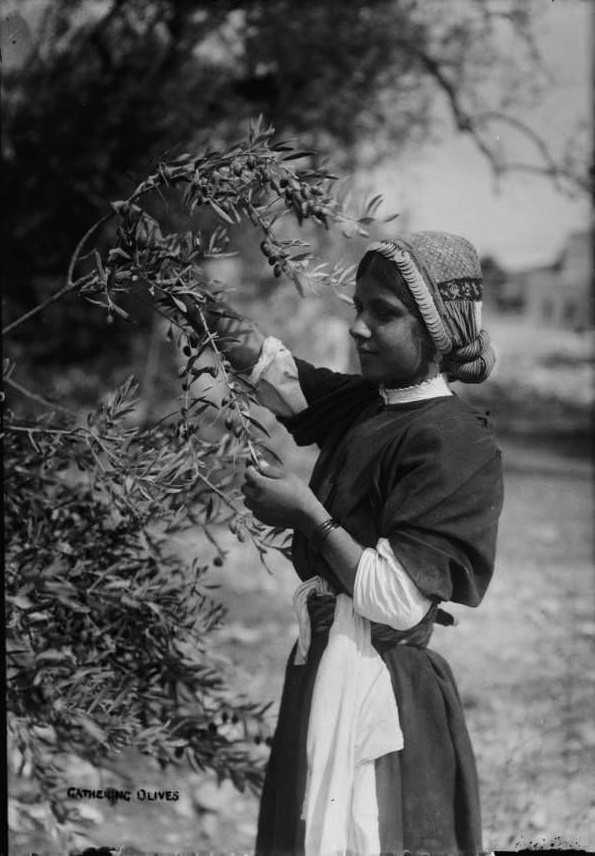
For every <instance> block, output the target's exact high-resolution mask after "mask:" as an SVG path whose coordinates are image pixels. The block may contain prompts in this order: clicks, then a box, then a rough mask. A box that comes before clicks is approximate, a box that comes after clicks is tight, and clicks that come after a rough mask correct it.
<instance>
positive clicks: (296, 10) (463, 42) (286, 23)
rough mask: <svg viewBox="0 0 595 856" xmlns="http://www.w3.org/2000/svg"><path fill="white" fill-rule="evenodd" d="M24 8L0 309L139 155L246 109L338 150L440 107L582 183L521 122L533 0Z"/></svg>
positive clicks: (231, 0) (485, 143)
mask: <svg viewBox="0 0 595 856" xmlns="http://www.w3.org/2000/svg"><path fill="white" fill-rule="evenodd" d="M504 5H506V4H504ZM28 8H33V12H31V13H30V14H31V20H32V21H33V20H34V17H35V15H34V12H35V10H40V9H41V10H43V12H42V13H40V12H39V11H37V13H36V14H37V17H38V20H37V22H36V23H35V24H34V23H32V24H31V40H32V44H31V50H30V52H29V55H28V57H27V61H26V63H25V64H23V65H22V66H21V67H19V68H14V69H11V68H7V69H6V71H5V73H4V75H3V82H2V86H3V118H4V129H3V158H4V161H5V169H4V182H3V185H4V194H5V195H4V200H5V201H4V205H3V210H4V212H5V218H6V221H5V235H6V239H7V240H8V241H9V242H10V253H9V254H7V255H6V258H7V259H8V266H7V268H6V271H5V274H6V283H7V286H6V293H7V294H8V295H9V296H10V299H11V302H10V303H9V305H8V307H7V308H8V310H9V311H13V308H12V306H13V304H14V307H15V308H14V311H15V312H17V313H18V312H20V311H21V310H22V309H23V308H28V307H29V306H33V305H34V304H35V303H36V301H37V300H38V299H39V296H40V294H39V289H40V288H42V286H41V285H39V284H37V285H35V283H34V279H35V277H38V276H40V275H41V276H44V277H47V276H50V275H58V276H59V275H62V274H63V271H64V268H65V266H66V264H67V259H68V257H69V253H70V251H71V248H72V246H73V243H74V241H75V238H76V230H77V229H78V227H79V224H81V225H83V226H84V225H85V224H86V225H90V224H91V223H92V222H93V221H94V220H95V219H96V218H97V216H100V215H101V214H102V213H103V212H104V211H105V207H106V205H107V200H109V199H113V198H114V196H116V195H117V194H119V193H122V192H126V193H127V192H128V189H129V187H130V186H132V184H133V183H134V177H133V176H134V175H145V174H146V173H147V171H148V170H150V169H151V168H152V166H151V164H152V163H154V161H152V159H157V158H160V157H162V156H163V153H164V152H167V151H169V152H171V153H172V154H175V152H176V151H179V150H181V149H184V148H186V147H188V146H189V145H192V147H193V148H196V147H197V146H200V145H203V144H204V143H205V142H206V140H207V138H208V139H209V141H210V142H211V143H213V142H215V143H216V144H217V145H225V144H227V143H228V142H229V141H230V140H231V139H235V138H236V137H237V135H238V126H239V125H241V123H242V122H247V120H248V119H251V118H252V117H254V116H255V115H258V114H260V113H262V115H263V116H264V117H265V119H266V120H267V121H269V122H270V123H271V124H273V125H274V126H275V127H276V129H277V131H278V132H279V133H280V134H283V135H287V134H289V135H293V134H299V136H300V139H301V140H302V141H303V144H305V145H307V146H308V147H311V148H313V149H315V150H316V151H318V152H321V153H323V154H325V153H326V154H328V153H329V152H332V154H333V162H334V163H336V164H341V163H345V162H349V163H351V164H354V163H358V162H361V161H362V160H364V161H365V160H369V159H370V158H381V157H385V156H387V155H389V156H391V157H394V156H395V153H398V152H400V151H402V150H403V148H404V147H405V146H406V145H407V144H411V143H414V144H416V143H419V142H420V141H421V140H422V139H427V138H428V137H432V136H433V135H434V136H435V135H436V134H440V132H441V127H443V121H444V117H447V118H448V120H449V121H450V123H451V124H452V123H454V124H455V126H456V127H457V128H458V129H459V130H460V131H461V132H462V133H466V134H469V135H471V136H472V137H473V138H474V139H475V141H476V142H477V144H478V145H479V146H480V148H481V149H482V151H484V153H485V154H486V156H487V157H488V158H489V159H490V161H491V162H492V163H493V165H494V167H495V169H496V170H497V171H498V172H502V171H505V170H506V169H509V168H515V169H518V168H524V167H527V168H531V169H537V170H541V171H543V172H545V173H546V174H548V175H551V176H552V177H553V178H557V179H559V180H560V181H561V182H563V183H565V184H566V186H576V185H577V184H581V183H582V184H583V186H584V183H585V176H584V175H582V176H581V174H580V170H578V169H576V168H574V167H575V165H574V164H572V163H570V161H568V162H565V161H558V160H556V158H555V157H554V156H553V155H552V154H551V153H550V152H549V151H548V148H547V146H546V145H545V142H544V141H543V140H541V139H540V138H539V137H538V136H537V135H536V134H534V133H533V132H532V130H531V128H529V127H528V126H526V125H525V124H524V121H523V120H524V115H523V109H524V107H525V106H526V105H527V103H529V102H530V101H531V100H532V99H534V98H535V97H536V94H537V93H538V92H539V91H540V87H544V86H545V85H546V84H547V80H546V77H545V75H544V73H543V69H542V67H541V65H540V60H539V57H538V56H537V51H536V48H535V44H534V40H533V37H532V22H533V17H534V16H535V15H536V14H538V10H537V8H536V6H535V5H532V4H526V5H523V4H510V8H508V7H507V8H505V9H504V8H502V4H498V3H494V2H493V0H474V2H460V3H456V4H455V9H454V10H453V14H441V11H442V4H441V3H435V2H427V0H367V2H365V3H344V2H339V0H331V2H326V3H318V4H316V3H294V2H290V0H274V2H270V0H219V2H217V3H213V2H204V0H185V2H180V0H151V2H143V3H140V2H138V0H111V2H105V3H97V2H95V1H94V0H82V2H77V3H73V2H71V0H56V2H52V3H47V4H39V3H38V2H35V3H33V2H31V0H24V2H22V3H21V4H20V5H19V9H22V10H23V14H26V12H27V9H28ZM437 12H440V14H437ZM440 104H442V105H443V106H444V108H445V110H442V116H443V119H442V122H441V121H440V120H439V119H437V115H440V111H439V110H438V114H437V112H436V107H437V105H440ZM503 123H504V125H505V126H507V127H508V128H512V129H513V131H514V133H518V134H519V135H520V136H524V137H525V139H526V140H528V141H529V143H530V145H531V146H532V147H533V150H534V153H535V157H534V158H533V162H532V163H531V164H524V165H523V164H522V163H513V159H512V158H511V156H510V153H508V152H506V151H505V150H502V149H501V144H500V143H499V142H498V139H499V136H500V131H501V126H502V124H503ZM127 176H128V179H127V178H126V177H127ZM33 245H34V246H35V252H34V253H32V252H31V246H33ZM36 289H37V291H36Z"/></svg>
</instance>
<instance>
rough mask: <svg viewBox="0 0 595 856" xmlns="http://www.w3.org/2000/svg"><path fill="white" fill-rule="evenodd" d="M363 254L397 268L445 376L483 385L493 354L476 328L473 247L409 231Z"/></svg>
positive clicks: (477, 280) (477, 269) (454, 238)
mask: <svg viewBox="0 0 595 856" xmlns="http://www.w3.org/2000/svg"><path fill="white" fill-rule="evenodd" d="M368 252H374V253H379V254H380V255H382V256H384V257H385V258H387V259H389V260H390V261H391V262H392V263H393V264H394V265H395V266H396V268H397V270H398V271H399V273H400V275H401V278H402V279H403V281H404V282H405V284H406V286H407V288H408V290H409V292H410V293H411V296H412V297H413V299H414V300H415V303H416V306H417V308H418V310H419V313H420V315H421V317H422V319H423V322H424V324H425V327H426V329H427V331H428V333H429V335H430V338H431V340H432V342H433V343H434V345H435V346H436V348H437V350H438V351H439V353H440V354H441V356H442V366H443V369H444V371H446V372H447V373H448V375H449V377H450V378H451V379H453V380H460V381H463V382H464V383H481V382H482V381H483V380H485V379H486V378H487V377H488V376H489V374H490V372H491V371H492V369H493V368H494V364H495V362H496V355H495V353H494V350H493V348H492V346H491V344H490V339H489V336H488V334H487V332H486V331H485V330H482V329H481V306H482V275H481V266H480V263H479V257H478V255H477V252H476V250H475V248H474V247H473V245H472V244H471V243H470V242H469V241H467V240H466V239H465V238H461V237H459V236H458V235H451V234H449V233H447V232H414V233H413V234H412V235H409V236H408V237H407V238H404V237H400V236H399V237H396V238H395V239H394V240H391V241H387V240H385V241H378V242H376V243H374V244H371V246H369V247H368Z"/></svg>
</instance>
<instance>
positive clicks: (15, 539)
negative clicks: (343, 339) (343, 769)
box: [4, 125, 380, 840]
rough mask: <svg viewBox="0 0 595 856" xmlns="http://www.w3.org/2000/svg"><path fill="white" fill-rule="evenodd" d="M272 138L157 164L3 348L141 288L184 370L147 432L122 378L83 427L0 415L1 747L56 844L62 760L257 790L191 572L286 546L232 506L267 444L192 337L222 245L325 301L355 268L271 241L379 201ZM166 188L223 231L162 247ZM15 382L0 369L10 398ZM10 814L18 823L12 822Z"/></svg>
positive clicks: (198, 333) (245, 730) (245, 719)
mask: <svg viewBox="0 0 595 856" xmlns="http://www.w3.org/2000/svg"><path fill="white" fill-rule="evenodd" d="M271 134H272V131H271V130H268V129H265V128H264V127H263V126H262V125H256V126H255V127H254V128H253V129H252V131H251V133H250V135H249V137H248V139H246V140H244V141H242V142H241V143H239V144H237V145H235V146H233V147H232V148H229V149H226V150H222V151H211V152H207V153H203V154H183V155H180V156H178V157H177V158H176V159H174V160H172V161H170V162H167V163H165V162H164V163H161V164H159V166H158V167H157V169H156V170H155V171H154V172H153V173H151V174H149V175H148V176H147V177H146V178H145V179H143V180H142V181H141V183H140V184H139V185H138V186H137V187H136V188H135V189H134V191H133V192H132V193H131V194H130V196H128V197H127V198H125V199H122V200H119V201H117V202H114V203H113V204H112V206H111V209H110V213H109V214H107V215H106V216H105V217H104V218H102V220H100V221H99V222H97V223H96V224H95V225H94V226H93V227H91V229H90V230H89V231H88V232H87V233H86V235H84V236H83V237H82V239H81V241H80V242H79V245H78V247H77V249H76V251H75V253H74V256H73V257H72V259H71V263H70V266H69V271H68V278H67V282H66V284H65V286H64V287H63V289H62V290H61V291H59V292H57V293H56V294H54V295H53V296H52V297H51V298H49V299H48V300H46V301H45V303H42V304H40V305H39V306H37V307H34V308H32V309H31V310H29V312H28V314H26V315H24V316H22V317H21V318H20V319H15V320H14V321H13V322H12V323H11V324H10V325H9V326H8V327H7V328H5V335H6V340H7V341H8V342H9V341H10V337H11V335H12V334H13V333H15V332H16V331H17V330H18V329H19V326H20V325H21V324H25V323H26V322H27V321H30V320H31V319H32V318H33V317H34V316H40V315H42V314H43V312H44V311H45V310H47V308H48V306H49V305H51V304H52V303H58V302H59V301H60V300H61V299H63V298H64V297H65V296H66V295H69V294H70V295H74V296H76V297H77V298H78V299H79V300H80V301H81V303H82V305H83V306H85V305H86V306H91V305H92V304H99V308H100V309H101V312H102V313H103V314H104V316H105V315H107V318H108V319H111V318H113V317H119V318H122V317H124V318H125V319H128V320H129V321H133V320H134V319H133V317H131V315H130V312H131V311H133V310H132V308H131V307H134V306H136V305H138V302H135V301H132V303H131V304H126V298H127V297H129V296H130V293H131V292H133V291H136V292H140V293H137V298H139V297H142V298H143V299H144V301H145V303H147V304H148V305H149V306H150V307H151V311H154V312H156V313H158V315H159V316H161V317H163V318H164V319H165V320H166V322H167V323H168V324H169V334H168V335H169V337H170V339H171V340H172V342H173V343H174V345H175V346H176V347H177V349H179V353H180V356H181V358H182V360H183V365H182V368H181V370H180V372H179V378H178V384H179V385H180V398H179V400H178V403H177V405H176V406H175V407H174V412H172V413H171V414H170V415H169V416H168V417H166V418H163V419H160V420H159V421H153V422H150V423H146V422H142V421H141V422H139V420H138V419H137V418H135V401H134V398H135V385H134V382H133V380H132V379H129V380H128V381H127V382H126V383H124V384H123V385H122V386H121V387H119V388H118V389H116V390H114V391H113V392H112V394H111V395H110V396H109V398H108V399H107V400H106V401H105V403H103V404H101V405H99V406H94V407H92V408H89V410H88V412H87V413H82V414H81V413H78V414H69V413H67V412H64V409H63V408H61V409H60V410H59V411H56V410H55V409H54V410H52V409H51V408H49V407H47V406H46V407H45V408H44V411H43V412H42V413H41V415H39V416H38V417H37V418H33V417H32V416H31V415H30V414H27V412H26V411H24V410H23V408H22V407H19V408H18V409H16V410H12V409H9V410H8V411H7V412H6V414H5V423H4V474H5V479H4V509H5V521H4V522H5V527H4V531H5V539H6V543H5V563H6V584H5V585H6V588H5V591H6V605H7V618H6V628H7V630H6V633H7V670H8V672H7V702H8V716H9V736H10V747H11V752H12V753H13V754H14V755H16V757H17V759H18V764H17V766H18V767H19V768H20V769H21V771H23V770H28V771H29V775H30V776H31V777H32V778H33V780H34V782H35V783H36V785H37V792H36V794H35V795H34V796H35V800H36V801H38V802H46V803H47V804H48V805H49V806H50V808H51V812H52V815H51V816H52V817H53V824H54V827H55V834H56V835H57V836H60V835H62V836H63V840H68V835H69V833H70V832H71V831H72V828H73V827H72V822H73V821H74V820H75V819H76V811H73V809H72V808H71V807H69V806H68V805H67V802H66V799H65V796H66V791H67V784H68V783H67V782H66V781H65V777H66V770H67V762H68V759H69V758H70V759H72V758H73V757H74V758H75V759H84V760H85V761H87V762H91V763H93V764H95V765H99V766H101V765H102V764H105V763H106V761H108V760H109V759H110V758H113V757H114V755H117V754H118V752H120V751H121V750H123V749H135V750H137V751H140V752H142V753H145V754H148V755H151V756H152V757H154V758H156V759H157V760H158V761H159V763H160V764H161V765H162V766H164V767H165V766H167V765H170V764H183V763H184V764H190V765H191V766H192V767H193V768H194V769H201V770H213V771H215V772H216V773H217V775H218V776H219V777H220V778H225V777H229V778H231V779H232V780H233V782H234V783H235V784H236V785H237V786H238V787H239V788H242V789H243V788H244V787H252V788H255V789H256V788H257V787H258V785H259V782H260V777H261V772H262V757H258V756H255V755H254V742H256V743H260V742H261V741H262V740H266V737H267V734H266V730H265V729H264V725H263V718H262V717H263V712H264V709H263V707H262V706H258V705H254V704H252V703H250V701H249V700H245V699H241V698H237V697H236V695H235V694H234V693H233V691H232V689H230V688H229V687H228V686H227V685H226V681H225V676H224V675H223V674H222V672H221V668H220V665H219V663H218V661H217V660H216V659H214V658H213V654H212V648H210V647H209V636H210V634H211V633H212V631H213V629H214V628H215V627H216V626H217V625H218V623H219V621H220V620H221V617H222V615H223V607H222V605H221V604H219V603H217V602H215V601H214V600H213V598H212V596H211V594H212V593H211V591H210V589H209V585H208V584H207V583H206V581H205V573H206V572H207V571H208V570H209V568H212V567H213V566H214V567H218V566H221V565H222V564H223V562H224V561H225V556H226V553H225V549H224V547H223V546H222V539H221V529H222V527H225V526H227V527H228V528H229V530H230V531H231V532H232V533H233V534H234V535H235V536H236V537H237V538H238V539H239V540H240V541H250V542H251V543H252V544H253V545H254V547H255V549H256V554H255V556H256V555H260V556H261V557H262V558H263V559H265V558H266V553H267V551H268V550H269V549H271V548H277V549H280V550H283V551H284V550H285V549H286V535H287V533H286V532H283V531H281V532H278V531H275V530H269V529H268V528H267V527H264V526H263V525H262V524H260V523H259V522H258V521H257V520H255V519H254V518H253V517H252V516H251V515H249V514H247V513H246V512H245V509H244V508H243V506H242V504H241V497H240V495H239V492H238V474H239V472H240V471H241V468H242V466H243V465H244V464H245V463H246V462H249V461H252V462H254V461H256V460H257V459H258V458H259V457H260V456H261V455H263V454H267V446H266V443H267V432H266V429H265V428H264V427H263V426H262V425H261V424H260V423H259V421H258V419H257V417H256V416H255V412H254V406H253V405H254V403H255V398H254V394H253V391H252V389H251V387H250V386H249V385H248V384H247V383H245V381H244V380H242V379H241V377H240V376H238V375H237V374H235V373H234V371H233V368H232V366H231V365H230V363H229V361H228V360H227V359H226V357H225V354H224V349H223V348H222V343H221V341H220V340H219V339H218V338H217V336H216V334H213V333H212V332H210V330H209V328H208V326H207V325H206V323H205V316H206V313H209V312H214V313H217V312H229V310H228V309H227V308H226V307H225V305H224V304H222V302H221V300H220V295H219V293H218V292H214V288H215V285H214V283H212V282H210V280H209V276H208V272H207V269H206V262H207V261H208V259H209V258H212V257H217V256H218V255H220V254H221V253H224V252H229V251H230V250H232V249H233V245H232V244H231V243H230V241H229V235H228V230H229V229H230V228H231V226H232V225H233V224H234V223H238V222H242V221H243V220H246V221H247V222H248V224H249V225H250V228H251V229H252V236H253V241H255V242H256V244H257V245H258V246H259V250H260V252H261V254H262V255H263V256H264V258H266V259H267V261H268V262H269V263H270V266H271V269H272V270H273V273H274V277H275V278H277V277H281V276H288V277H289V278H290V280H292V281H293V282H294V283H295V285H296V287H297V288H298V289H303V288H305V287H307V285H308V282H311V281H314V282H318V283H325V284H329V285H332V286H338V285H340V284H341V283H342V282H344V281H345V279H346V278H347V277H349V276H350V271H349V270H348V269H345V268H343V267H340V266H338V267H337V266H335V267H331V266H328V265H325V264H323V263H320V262H319V261H317V260H314V259H313V257H312V253H311V250H310V248H309V247H308V246H306V245H305V243H304V241H303V240H302V239H299V238H296V237H293V236H288V235H287V234H285V235H284V236H283V235H282V233H281V231H280V229H279V225H280V224H279V221H280V219H281V218H282V217H283V218H284V221H286V220H287V221H288V222H294V223H295V221H296V220H297V221H298V222H300V223H301V222H302V221H303V220H311V221H312V222H314V223H316V224H318V226H319V227H321V228H324V227H326V226H328V225H329V224H330V223H331V222H339V223H343V224H344V225H350V226H351V227H353V228H355V229H356V230H363V229H364V227H365V226H366V225H367V224H368V223H369V222H371V220H372V219H373V218H374V212H375V210H376V209H377V207H378V205H379V202H380V200H379V198H375V199H372V200H370V202H369V203H368V204H367V205H366V207H365V209H364V211H363V212H362V213H361V215H360V216H357V217H355V218H354V217H350V216H349V215H348V214H347V213H346V212H345V211H343V209H342V207H341V205H340V204H339V203H338V202H337V201H336V200H335V199H334V198H333V195H332V178H331V177H329V175H328V173H327V172H325V171H324V170H321V169H309V168H300V169H297V168H295V164H294V160H296V159H297V160H296V163H299V162H300V160H299V159H300V158H301V162H303V157H302V155H301V153H299V152H296V151H294V150H293V149H292V148H291V147H290V146H288V145H286V144H283V143H281V144H271ZM166 191H168V192H177V193H179V194H180V196H181V202H180V204H181V205H182V206H183V207H184V209H185V210H186V211H187V212H188V213H191V212H192V211H193V210H195V209H196V208H199V207H206V208H208V209H209V210H210V211H211V212H212V213H213V215H214V217H215V218H216V222H217V224H218V225H217V226H216V227H215V228H213V229H212V230H210V231H201V232H188V233H169V234H168V233H166V232H164V230H163V229H162V224H160V223H159V222H158V221H157V220H156V219H155V218H154V217H153V216H152V215H151V213H150V209H151V199H152V198H153V197H154V196H155V195H156V194H159V193H163V192H166ZM286 215H288V216H286ZM106 220H110V221H113V222H114V225H115V229H114V232H113V235H114V237H113V240H112V242H111V244H110V245H109V246H106V247H104V249H103V251H102V252H99V251H98V250H97V249H94V238H95V237H96V236H98V235H100V234H101V228H102V226H103V225H105V221H106ZM285 232H287V227H286V229H285ZM124 306H128V308H124ZM17 372H18V366H16V365H15V363H14V361H13V360H11V359H7V360H6V361H5V366H4V373H5V383H6V388H7V390H9V391H10V390H11V389H13V388H14V385H15V377H16V374H17ZM206 381H208V383H206ZM16 385H17V388H20V389H21V390H23V388H22V387H21V386H20V384H19V383H16ZM24 392H25V394H29V395H31V393H28V392H27V390H26V389H24ZM33 397H34V398H35V400H36V402H37V403H38V404H39V405H43V404H44V400H43V398H42V397H41V396H39V395H37V394H33ZM269 453H270V454H273V453H272V452H270V451H269ZM181 531H191V532H192V533H193V538H194V541H195V543H196V544H197V550H196V556H195V558H194V560H193V561H192V562H191V564H190V566H189V567H188V566H186V564H185V563H184V562H183V561H182V559H181V558H180V557H179V555H177V554H176V552H175V551H174V550H173V549H172V535H174V534H175V533H179V532H181ZM17 812H20V813H21V814H25V815H26V813H27V806H26V805H19V804H17Z"/></svg>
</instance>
